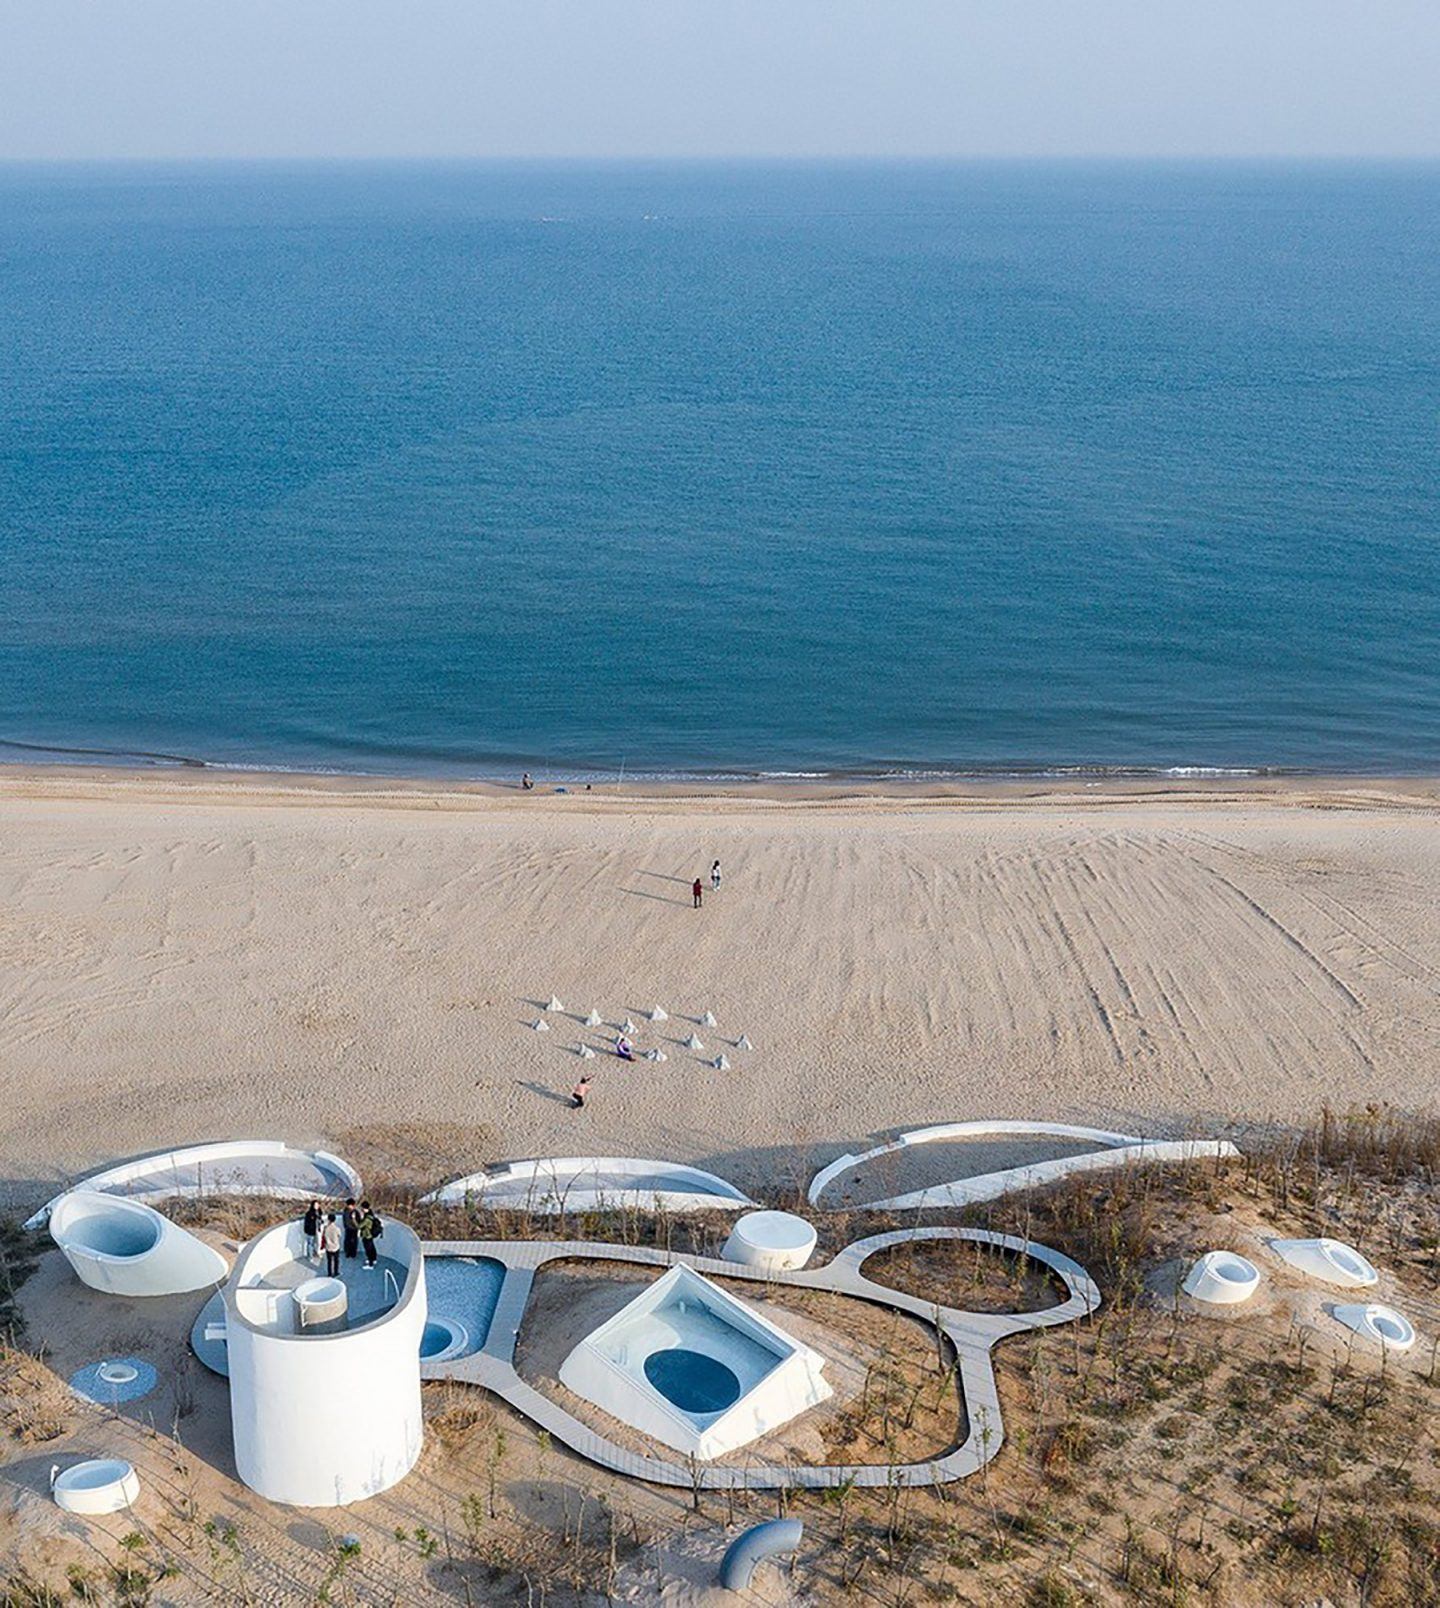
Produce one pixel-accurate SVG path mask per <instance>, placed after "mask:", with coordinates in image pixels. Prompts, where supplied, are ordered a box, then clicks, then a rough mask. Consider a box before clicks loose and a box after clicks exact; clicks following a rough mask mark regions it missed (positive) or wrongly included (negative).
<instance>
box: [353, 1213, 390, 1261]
mask: <svg viewBox="0 0 1440 1608" xmlns="http://www.w3.org/2000/svg"><path fill="white" fill-rule="evenodd" d="M357 1227H358V1230H359V1234H360V1243H361V1245H362V1246H364V1248H365V1266H366V1267H367V1268H372V1267H374V1266H375V1258H376V1257H377V1256H378V1255H379V1252H378V1251H377V1250H376V1248H375V1241H376V1240H378V1239H379V1238H380V1236H381V1235H382V1234H383V1233H384V1232H385V1225H384V1223H382V1222H381V1221H380V1219H379V1218H378V1217H377V1216H376V1215H375V1210H374V1208H373V1207H372V1206H371V1204H370V1202H369V1201H368V1200H364V1201H361V1202H360V1221H359V1224H358V1225H357Z"/></svg>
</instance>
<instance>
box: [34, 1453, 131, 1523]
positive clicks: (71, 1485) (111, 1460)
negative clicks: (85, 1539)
mask: <svg viewBox="0 0 1440 1608" xmlns="http://www.w3.org/2000/svg"><path fill="white" fill-rule="evenodd" d="M50 1494H51V1496H53V1497H54V1498H55V1503H56V1506H57V1507H62V1508H64V1510H65V1511H66V1512H67V1513H85V1514H91V1515H93V1514H97V1513H119V1512H120V1511H121V1510H122V1509H123V1508H128V1507H129V1506H130V1505H131V1504H132V1503H133V1502H134V1501H135V1499H136V1497H138V1496H139V1495H140V1479H139V1476H138V1475H137V1474H136V1472H135V1470H134V1469H133V1468H132V1467H131V1466H130V1464H129V1463H127V1462H126V1461H125V1460H124V1459H123V1458H120V1457H92V1458H89V1459H87V1460H86V1461H85V1462H83V1463H72V1464H71V1465H70V1467H69V1468H67V1469H60V1468H53V1469H51V1471H50Z"/></svg>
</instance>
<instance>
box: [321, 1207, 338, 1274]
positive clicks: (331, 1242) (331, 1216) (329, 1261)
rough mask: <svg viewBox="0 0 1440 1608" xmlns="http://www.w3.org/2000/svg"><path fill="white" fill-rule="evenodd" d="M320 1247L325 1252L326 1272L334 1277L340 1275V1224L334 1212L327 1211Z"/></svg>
mask: <svg viewBox="0 0 1440 1608" xmlns="http://www.w3.org/2000/svg"><path fill="white" fill-rule="evenodd" d="M320 1249H321V1250H322V1251H324V1253H325V1272H326V1273H327V1274H328V1275H329V1277H330V1278H332V1279H338V1278H339V1277H340V1225H339V1223H337V1222H336V1221H335V1213H334V1212H326V1214H325V1226H324V1228H322V1229H321V1230H320Z"/></svg>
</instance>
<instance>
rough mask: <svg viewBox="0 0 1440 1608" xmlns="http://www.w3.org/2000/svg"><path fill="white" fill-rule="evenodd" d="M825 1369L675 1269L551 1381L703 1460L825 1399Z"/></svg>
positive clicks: (729, 1298)
mask: <svg viewBox="0 0 1440 1608" xmlns="http://www.w3.org/2000/svg"><path fill="white" fill-rule="evenodd" d="M824 1366H825V1359H824V1358H823V1357H821V1356H820V1355H819V1353H818V1352H815V1351H812V1350H811V1349H810V1347H809V1346H807V1345H803V1344H801V1342H800V1341H798V1340H795V1339H792V1338H791V1337H790V1336H789V1335H788V1334H786V1333H785V1331H784V1330H783V1329H781V1328H779V1327H777V1326H776V1325H775V1324H773V1323H771V1322H770V1320H769V1319H768V1318H764V1317H761V1315H760V1314H759V1313H758V1312H756V1311H754V1310H753V1309H752V1308H750V1307H748V1306H746V1305H745V1303H744V1302H743V1301H739V1300H737V1299H736V1298H735V1297H734V1296H733V1295H731V1294H730V1293H729V1292H728V1291H726V1290H723V1289H721V1288H720V1286H719V1285H717V1284H712V1283H711V1282H710V1280H709V1279H706V1278H702V1277H701V1276H700V1274H698V1273H696V1272H695V1271H694V1269H693V1268H688V1267H684V1266H680V1267H673V1268H671V1270H670V1271H669V1272H668V1273H666V1274H665V1275H664V1276H663V1277H662V1278H659V1279H657V1280H656V1281H655V1283H654V1284H652V1285H650V1287H649V1288H648V1289H645V1290H642V1291H641V1292H640V1294H639V1295H637V1296H636V1297H635V1298H634V1300H633V1301H630V1302H628V1303H627V1304H626V1305H625V1306H624V1307H622V1308H621V1309H620V1311H619V1312H617V1313H616V1314H615V1316H614V1317H612V1318H609V1319H607V1320H606V1322H604V1323H602V1324H601V1325H600V1327H599V1328H598V1329H595V1330H593V1331H592V1332H591V1333H590V1334H588V1335H586V1337H585V1338H584V1339H583V1340H582V1341H581V1342H580V1344H579V1345H578V1346H576V1347H575V1349H574V1350H573V1351H572V1352H571V1353H570V1355H569V1356H568V1357H566V1359H565V1361H564V1363H563V1364H562V1366H561V1369H560V1381H561V1383H562V1384H563V1385H565V1386H566V1387H567V1388H568V1389H570V1390H573V1391H574V1392H575V1394H576V1395H577V1396H583V1397H584V1398H585V1400H586V1401H589V1402H593V1403H594V1405H595V1406H597V1407H599V1408H602V1409H603V1410H604V1411H605V1412H607V1413H609V1414H610V1415H611V1417H613V1418H618V1419H619V1420H620V1421H621V1422H622V1423H625V1424H628V1425H630V1427H631V1428H632V1429H638V1430H640V1431H641V1433H642V1434H645V1435H649V1436H651V1437H652V1438H653V1439H655V1440H657V1441H660V1442H661V1443H662V1444H663V1445H666V1446H669V1447H672V1448H673V1449H674V1450H675V1451H677V1452H683V1453H684V1454H685V1455H686V1456H687V1457H696V1458H700V1459H702V1460H708V1459H711V1458H715V1457H722V1456H724V1454H725V1453H726V1452H733V1451H735V1450H736V1449H737V1448H738V1447H741V1446H746V1445H748V1444H749V1443H750V1442H751V1441H753V1440H756V1439H758V1438H759V1437H760V1436H762V1435H767V1434H769V1433H770V1432H771V1431H772V1430H775V1429H778V1428H779V1427H780V1425H781V1424H785V1423H788V1422H789V1421H790V1419H792V1418H795V1417H798V1415H799V1414H801V1413H803V1412H805V1411H806V1410H807V1409H808V1408H811V1407H814V1406H816V1405H817V1404H818V1403H820V1402H822V1401H824V1400H825V1399H826V1398H827V1397H828V1396H829V1395H830V1387H829V1385H827V1384H826V1383H825V1381H824V1380H823V1379H822V1378H821V1377H820V1371H821V1369H822V1368H823V1367H824Z"/></svg>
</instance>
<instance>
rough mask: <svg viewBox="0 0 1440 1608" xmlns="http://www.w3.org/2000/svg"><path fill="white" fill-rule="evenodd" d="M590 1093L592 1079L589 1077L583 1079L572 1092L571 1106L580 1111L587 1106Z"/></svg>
mask: <svg viewBox="0 0 1440 1608" xmlns="http://www.w3.org/2000/svg"><path fill="white" fill-rule="evenodd" d="M589 1093H590V1079H589V1078H588V1077H585V1078H581V1079H580V1081H579V1082H578V1083H577V1084H576V1085H575V1087H574V1088H573V1089H571V1091H570V1104H571V1105H572V1106H573V1107H574V1108H575V1110H577V1111H578V1110H579V1109H580V1108H581V1107H582V1106H583V1105H584V1104H585V1097H586V1095H588V1094H589Z"/></svg>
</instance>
